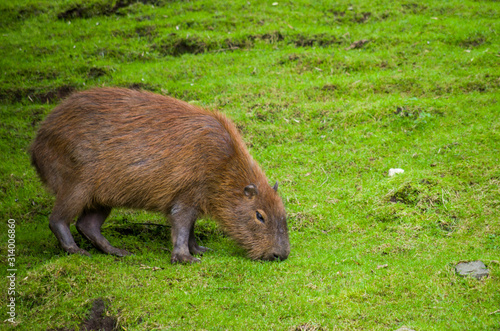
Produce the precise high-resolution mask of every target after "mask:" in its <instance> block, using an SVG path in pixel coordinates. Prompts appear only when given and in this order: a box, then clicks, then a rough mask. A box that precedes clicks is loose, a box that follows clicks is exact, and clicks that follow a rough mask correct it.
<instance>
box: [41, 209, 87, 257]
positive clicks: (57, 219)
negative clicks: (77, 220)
mask: <svg viewBox="0 0 500 331" xmlns="http://www.w3.org/2000/svg"><path fill="white" fill-rule="evenodd" d="M59 210H60V209H59V208H58V207H57V204H56V207H54V211H53V212H52V214H51V215H50V217H49V227H50V230H52V232H53V233H54V234H55V236H56V238H57V240H59V243H60V244H61V247H62V249H64V250H65V251H66V252H68V253H70V254H75V253H78V254H82V255H87V256H90V254H89V253H88V252H87V251H86V250H84V249H81V248H80V247H78V246H77V245H76V243H75V239H73V236H72V235H71V231H70V230H69V224H70V223H71V220H72V219H73V218H72V217H64V216H62V215H63V214H62V213H60V212H59Z"/></svg>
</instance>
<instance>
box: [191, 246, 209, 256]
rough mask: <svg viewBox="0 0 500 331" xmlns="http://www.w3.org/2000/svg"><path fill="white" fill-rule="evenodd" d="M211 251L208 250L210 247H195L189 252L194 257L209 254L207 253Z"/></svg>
mask: <svg viewBox="0 0 500 331" xmlns="http://www.w3.org/2000/svg"><path fill="white" fill-rule="evenodd" d="M210 250H211V249H210V248H208V247H203V246H198V245H196V246H194V247H191V249H190V250H189V252H190V253H191V254H193V255H203V253H205V252H207V251H210Z"/></svg>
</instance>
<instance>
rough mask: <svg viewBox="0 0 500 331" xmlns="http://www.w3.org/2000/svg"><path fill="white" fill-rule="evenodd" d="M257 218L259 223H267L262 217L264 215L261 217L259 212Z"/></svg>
mask: <svg viewBox="0 0 500 331" xmlns="http://www.w3.org/2000/svg"><path fill="white" fill-rule="evenodd" d="M256 216H257V219H258V220H259V221H261V222H262V223H265V221H264V217H262V215H261V214H260V213H259V212H258V211H257V212H256Z"/></svg>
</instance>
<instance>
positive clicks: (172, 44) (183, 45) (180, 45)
mask: <svg viewBox="0 0 500 331" xmlns="http://www.w3.org/2000/svg"><path fill="white" fill-rule="evenodd" d="M254 39H255V37H252V36H246V37H243V38H241V39H229V38H227V39H224V40H202V39H201V38H200V37H198V36H189V37H182V36H178V35H177V34H176V33H172V34H170V35H169V36H168V37H167V38H165V39H164V40H163V41H161V42H160V44H159V45H157V44H154V45H153V46H152V48H153V50H156V51H159V52H160V53H161V54H162V55H170V56H182V55H184V54H202V53H206V52H224V51H233V50H237V49H243V48H251V47H253V40H254Z"/></svg>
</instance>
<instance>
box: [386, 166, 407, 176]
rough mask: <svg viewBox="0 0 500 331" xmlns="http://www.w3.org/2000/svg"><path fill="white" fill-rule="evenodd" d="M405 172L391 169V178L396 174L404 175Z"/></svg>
mask: <svg viewBox="0 0 500 331" xmlns="http://www.w3.org/2000/svg"><path fill="white" fill-rule="evenodd" d="M403 172H405V171H404V170H403V169H399V168H396V169H392V168H391V169H389V177H392V176H394V175H395V174H402V173H403Z"/></svg>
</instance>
